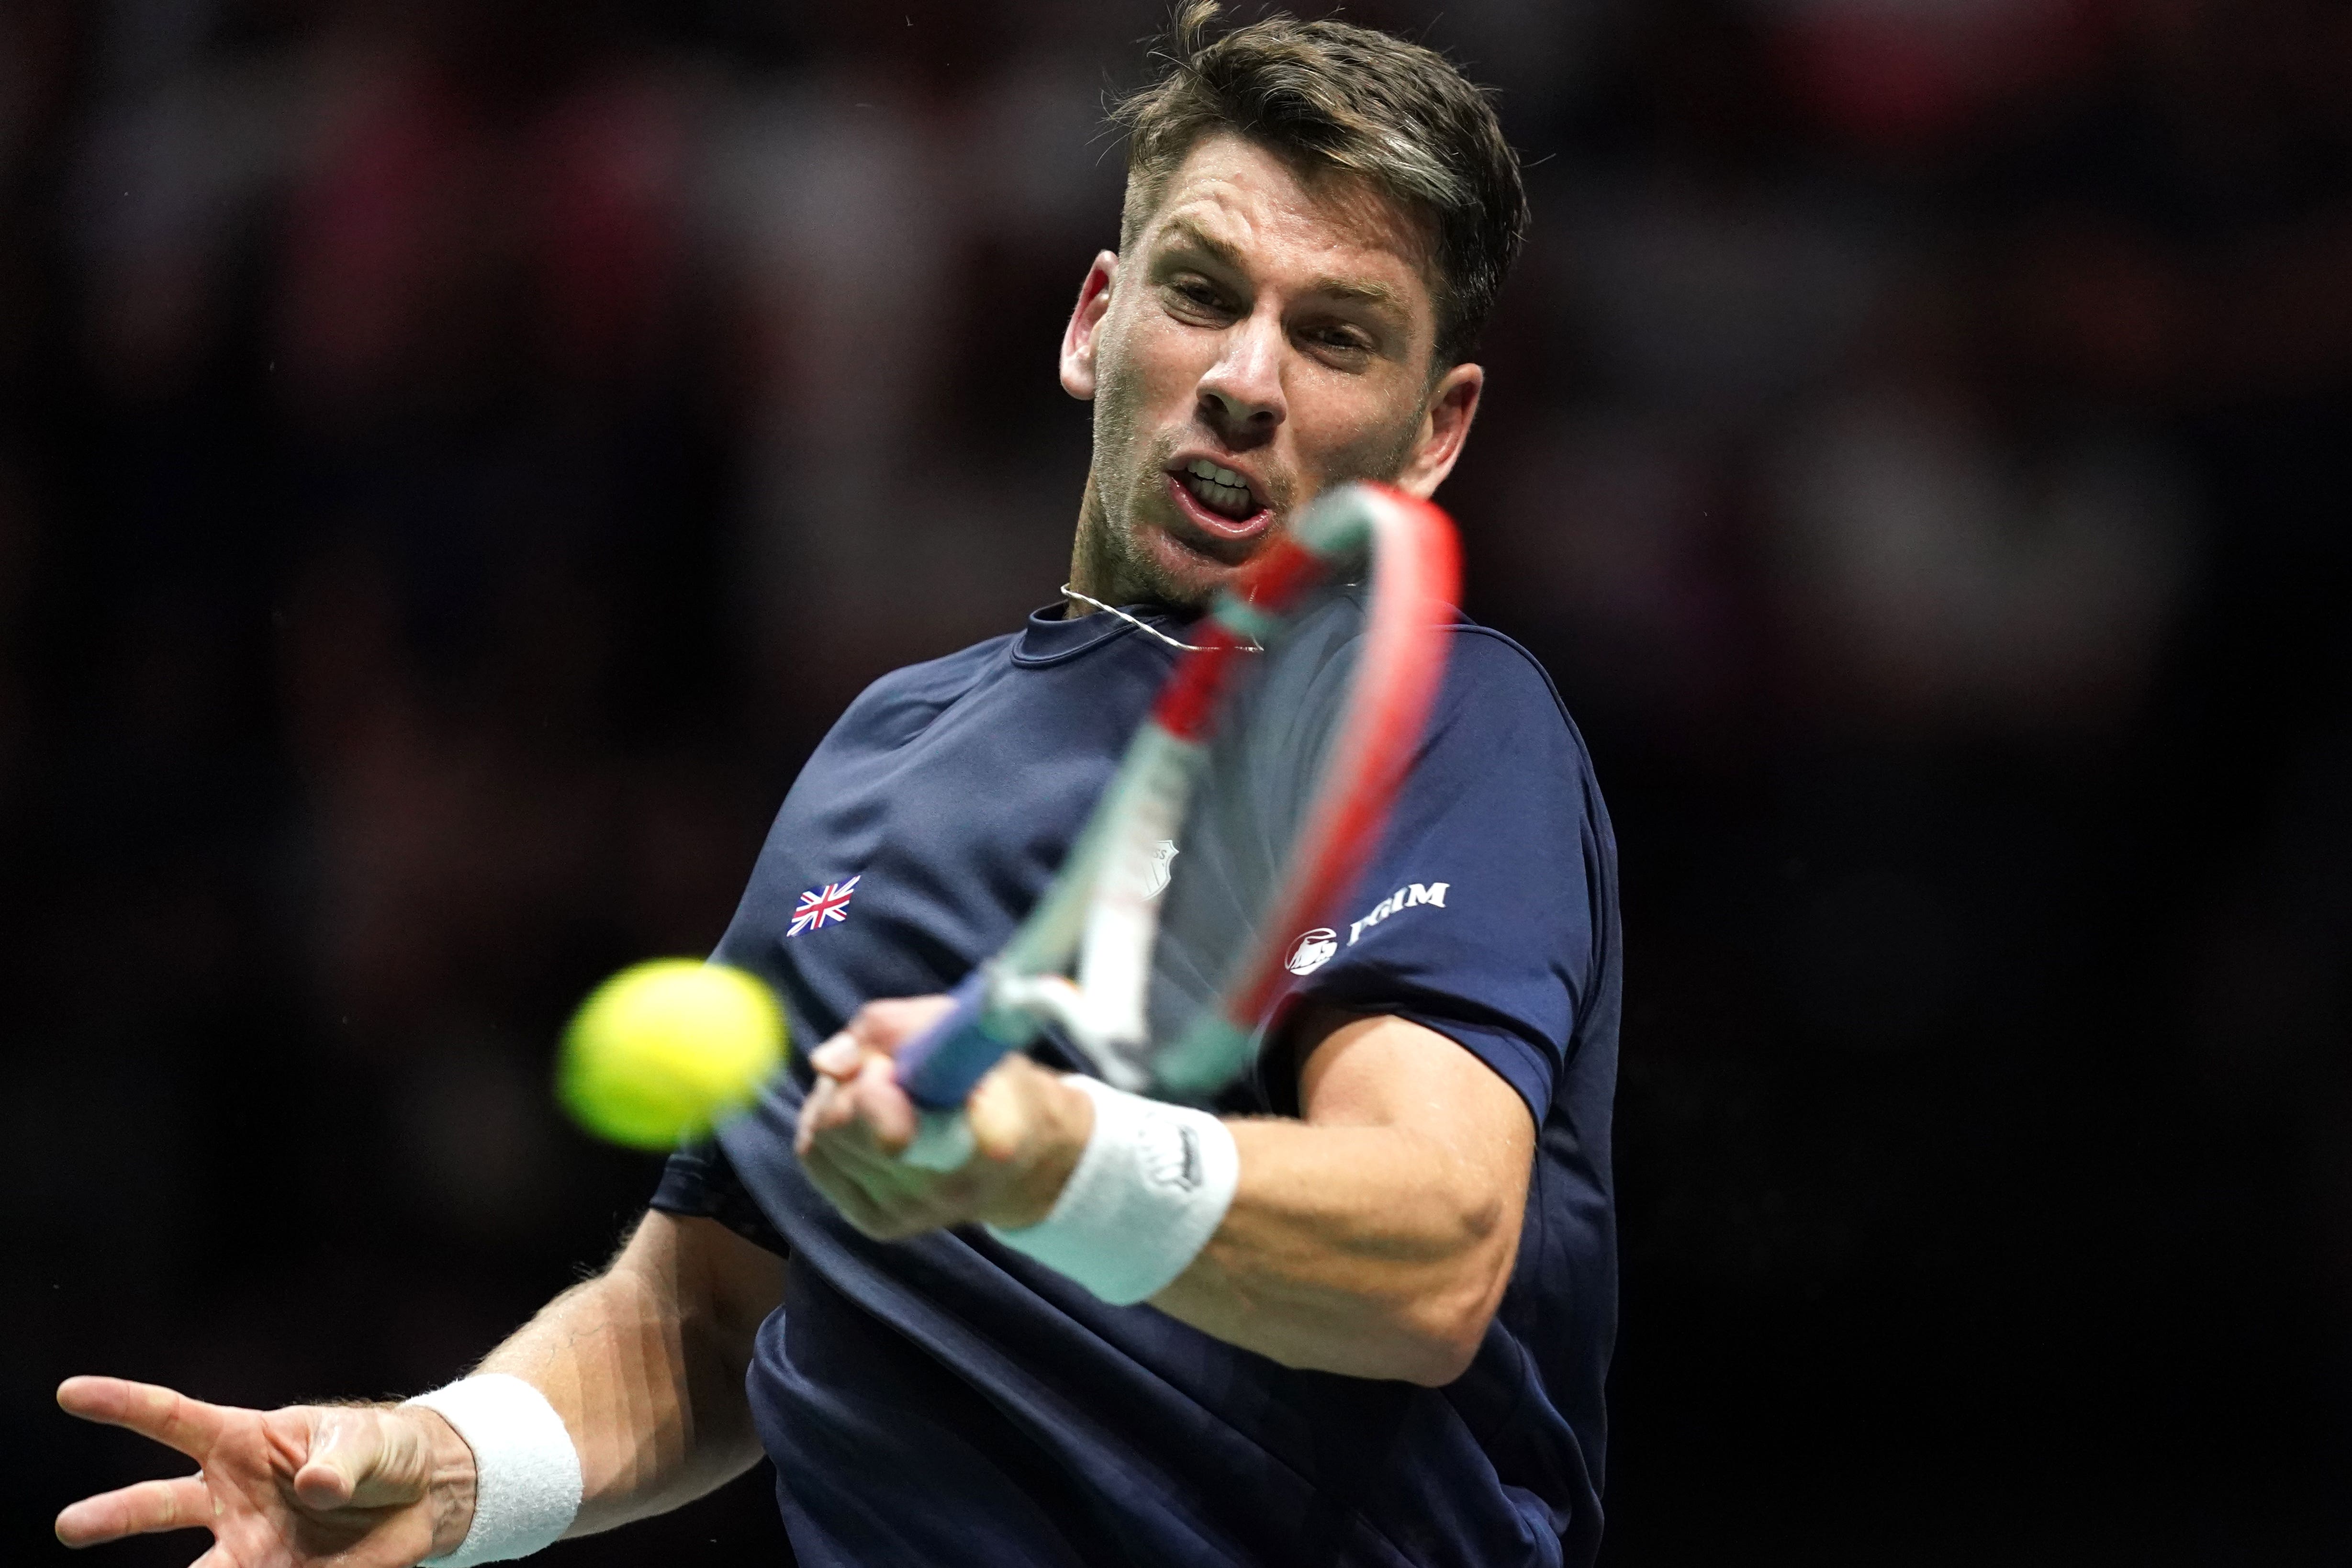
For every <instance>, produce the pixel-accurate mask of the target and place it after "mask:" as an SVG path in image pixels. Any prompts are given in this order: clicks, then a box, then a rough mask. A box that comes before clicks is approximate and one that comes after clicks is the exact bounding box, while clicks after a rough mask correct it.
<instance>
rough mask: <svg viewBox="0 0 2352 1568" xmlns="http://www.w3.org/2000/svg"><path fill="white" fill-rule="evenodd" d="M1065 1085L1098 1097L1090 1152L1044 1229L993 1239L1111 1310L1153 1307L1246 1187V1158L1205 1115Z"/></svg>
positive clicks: (999, 1233) (1101, 1088) (1000, 1233)
mask: <svg viewBox="0 0 2352 1568" xmlns="http://www.w3.org/2000/svg"><path fill="white" fill-rule="evenodd" d="M1062 1081H1064V1082H1065V1083H1071V1084H1076V1086H1077V1087H1078V1088H1080V1089H1084V1090H1086V1091H1087V1094H1088V1095H1090V1096H1092V1097H1093V1100H1094V1102H1095V1130H1094V1131H1093V1133H1092V1134H1090V1135H1089V1136H1088V1137H1087V1147H1086V1152H1084V1153H1082V1154H1080V1155H1079V1156H1078V1163H1077V1166H1076V1169H1075V1170H1073V1171H1071V1173H1070V1179H1069V1181H1068V1183H1067V1184H1065V1185H1064V1186H1063V1188H1062V1195H1061V1196H1060V1197H1058V1198H1056V1199H1055V1201H1054V1206H1053V1209H1052V1210H1051V1211H1050V1212H1049V1213H1047V1215H1045V1218H1044V1219H1042V1220H1039V1221H1038V1222H1037V1223H1036V1224H1035V1225H1033V1226H1024V1228H1022V1229H1020V1230H999V1229H997V1227H996V1226H989V1227H988V1229H989V1234H991V1235H992V1236H993V1237H996V1239H997V1240H999V1241H1001V1242H1003V1244H1004V1245H1005V1246H1007V1247H1012V1248H1013V1249H1014V1250H1015V1251H1017V1252H1024V1253H1026V1254H1027V1255H1028V1256H1030V1257H1031V1258H1035V1259H1036V1260H1037V1261H1038V1262H1040V1263H1043V1264H1044V1265H1045V1266H1046V1267H1047V1268H1052V1269H1055V1270H1057V1271H1058V1272H1060V1273H1063V1274H1066V1275H1068V1276H1069V1277H1070V1278H1071V1279H1075V1280H1076V1281H1077V1282H1078V1283H1079V1284H1081V1285H1083V1286H1085V1287H1086V1288H1087V1289H1089V1290H1091V1291H1093V1292H1094V1293H1095V1294H1096V1295H1097V1296H1099V1297H1101V1298H1102V1299H1103V1300H1106V1301H1108V1302H1110V1303H1111V1304H1112V1305H1113V1306H1119V1307H1124V1306H1128V1305H1129V1304H1131V1303H1133V1302H1137V1301H1141V1300H1147V1299H1149V1298H1150V1297H1151V1296H1153V1295H1155V1294H1157V1293H1158V1292H1159V1291H1160V1289H1161V1288H1162V1287H1163V1286H1165V1285H1167V1284H1168V1282H1169V1281H1171V1280H1172V1279H1175V1278H1176V1276H1178V1275H1179V1274H1181V1273H1183V1272H1184V1270H1185V1268H1186V1267H1187V1266H1189V1265H1190V1264H1191V1263H1192V1259H1193V1258H1196V1257H1198V1256H1199V1255H1200V1251H1201V1248H1202V1247H1206V1246H1207V1245H1208V1244H1209V1237H1211V1236H1213V1235H1214V1234H1215V1233H1216V1229H1217V1226H1218V1225H1219V1224H1220V1223H1222V1222H1223V1219H1224V1217H1225V1210H1226V1209H1227V1208H1229V1207H1231V1206H1232V1205H1233V1201H1234V1187H1235V1186H1236V1185H1237V1184H1239V1183H1240V1180H1241V1171H1242V1162H1241V1153H1240V1152H1239V1151H1238V1150H1236V1149H1235V1148H1234V1135H1233V1132H1232V1131H1231V1130H1230V1129H1228V1128H1227V1127H1226V1126H1225V1124H1224V1123H1223V1122H1222V1121H1218V1120H1217V1119H1216V1118H1215V1117H1213V1116H1211V1115H1210V1114H1208V1113H1207V1112H1206V1111H1202V1110H1188V1109H1186V1108H1185V1107H1183V1106H1181V1105H1166V1104H1162V1103H1161V1102H1160V1101H1159V1100H1146V1099H1144V1098H1143V1097H1142V1096H1141V1095H1139V1094H1129V1093H1127V1092H1125V1091H1124V1090H1121V1089H1113V1088H1111V1087H1110V1085H1108V1084H1107V1083H1101V1082H1098V1081H1097V1080H1096V1079H1090V1078H1077V1077H1071V1078H1066V1079H1063V1080H1062Z"/></svg>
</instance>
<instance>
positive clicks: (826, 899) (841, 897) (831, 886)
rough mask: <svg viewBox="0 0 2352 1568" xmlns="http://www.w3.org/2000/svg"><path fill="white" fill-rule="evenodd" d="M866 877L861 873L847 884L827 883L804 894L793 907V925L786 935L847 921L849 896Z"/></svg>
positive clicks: (795, 934) (796, 934) (798, 933)
mask: <svg viewBox="0 0 2352 1568" xmlns="http://www.w3.org/2000/svg"><path fill="white" fill-rule="evenodd" d="M864 875H865V873H864V872H863V871H861V872H859V873H858V874H857V876H856V877H852V878H851V879H849V880H847V881H846V882H827V883H826V884H825V885H824V887H822V888H814V889H810V890H809V891H808V892H805V893H803V894H802V895H801V901H800V902H799V903H798V904H796V905H794V906H793V923H792V925H791V927H790V929H788V930H787V931H785V932H784V934H785V935H786V936H798V935H800V934H801V932H803V931H814V930H816V928H817V927H819V926H821V925H823V924H824V922H825V921H846V920H847V919H848V918H849V895H850V894H851V893H853V892H855V891H856V889H857V883H858V879H859V878H862V877H863V876H864Z"/></svg>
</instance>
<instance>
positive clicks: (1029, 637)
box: [1013, 604, 1200, 665]
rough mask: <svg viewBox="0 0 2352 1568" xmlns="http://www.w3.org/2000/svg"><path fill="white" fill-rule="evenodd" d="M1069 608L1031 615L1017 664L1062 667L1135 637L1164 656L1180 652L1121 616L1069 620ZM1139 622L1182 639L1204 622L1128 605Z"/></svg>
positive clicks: (1187, 614) (1192, 615) (1191, 614)
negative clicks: (1119, 639) (1066, 616)
mask: <svg viewBox="0 0 2352 1568" xmlns="http://www.w3.org/2000/svg"><path fill="white" fill-rule="evenodd" d="M1066 607H1067V606H1066V605H1062V604H1052V605H1046V606H1045V608H1044V609H1042V610H1036V611H1033V612H1032V613H1031V614H1030V616H1029V621H1028V624H1027V625H1026V626H1023V627H1022V628H1021V637H1020V640H1019V642H1018V643H1017V644H1015V645H1014V647H1013V663H1015V664H1029V665H1036V664H1059V663H1060V662H1061V661H1062V660H1064V659H1066V658H1076V657H1077V656H1078V655H1080V654H1082V653H1085V652H1086V651H1087V649H1089V648H1095V647H1101V646H1102V645H1103V644H1105V643H1107V642H1109V641H1110V640H1111V639H1112V638H1114V637H1135V638H1137V639H1138V640H1139V641H1141V642H1144V643H1148V644H1150V646H1151V647H1158V648H1160V649H1161V650H1162V651H1163V652H1166V653H1170V654H1173V653H1174V652H1175V651H1176V650H1175V649H1173V648H1171V647H1165V646H1164V645H1162V644H1160V643H1159V642H1156V641H1154V640H1153V639H1152V638H1150V637H1144V636H1143V635H1142V634H1141V633H1139V632H1138V631H1137V630H1136V629H1135V627H1134V626H1130V625H1129V624H1128V623H1127V622H1125V621H1122V620H1120V619H1119V618H1118V616H1113V615H1108V614H1106V613H1105V612H1103V611H1101V610H1097V611H1096V612H1095V613H1094V614H1092V615H1090V616H1079V617H1078V618H1077V619H1076V620H1074V621H1073V620H1066V619H1064V618H1063V612H1064V610H1065V609H1066ZM1120 607H1121V608H1122V609H1124V610H1126V611H1127V613H1128V614H1129V615H1130V616H1134V617H1135V618H1136V619H1137V620H1139V621H1144V622H1148V623H1149V624H1150V625H1151V626H1156V627H1158V628H1159V629H1160V630H1161V631H1163V632H1165V633H1167V634H1168V635H1169V636H1170V637H1180V638H1181V637H1183V636H1184V635H1185V633H1186V632H1188V631H1189V630H1190V629H1191V628H1192V624H1193V623H1194V622H1195V621H1197V620H1199V619H1200V615H1199V613H1198V612H1196V611H1177V610H1171V609H1169V608H1168V606H1167V605H1121V606H1120Z"/></svg>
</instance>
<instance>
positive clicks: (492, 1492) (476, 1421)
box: [407, 1372, 580, 1568]
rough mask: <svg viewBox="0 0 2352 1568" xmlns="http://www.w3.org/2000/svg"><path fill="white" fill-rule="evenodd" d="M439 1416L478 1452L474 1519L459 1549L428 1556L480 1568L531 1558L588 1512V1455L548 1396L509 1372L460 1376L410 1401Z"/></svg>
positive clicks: (454, 1566) (448, 1565)
mask: <svg viewBox="0 0 2352 1568" xmlns="http://www.w3.org/2000/svg"><path fill="white" fill-rule="evenodd" d="M407 1403H408V1404H410V1405H423V1406H424V1407H425V1409H427V1410H432V1411H437V1412H439V1413H440V1415H441V1418H442V1419H443V1420H445V1421H446V1422H448V1423H449V1425H450V1426H455V1427H456V1428H457V1436H460V1437H463V1438H464V1439H466V1447H468V1448H471V1449H473V1450H474V1522H473V1525H472V1527H471V1528H469V1529H468V1530H467V1531H466V1539H465V1540H464V1541H462V1542H458V1544H457V1550H456V1551H455V1552H450V1553H449V1554H448V1555H447V1556H446V1557H428V1558H426V1559H425V1561H426V1562H428V1563H439V1564H442V1565H443V1568H472V1564H474V1563H504V1562H506V1561H507V1560H508V1559H509V1558H513V1557H528V1556H530V1554H531V1553H532V1552H537V1551H539V1550H540V1549H541V1547H544V1546H551V1545H552V1544H554V1542H555V1541H556V1539H557V1538H558V1537H559V1536H561V1535H562V1533H563V1532H564V1531H567V1530H569V1529H571V1528H572V1520H573V1519H574V1518H575V1517H576V1516H577V1515H578V1514H579V1512H580V1453H579V1450H578V1449H576V1448H574V1447H572V1434H571V1433H569V1432H567V1431H565V1430H564V1429H563V1417H562V1416H561V1415H557V1414H556V1413H555V1406H553V1405H550V1404H549V1403H548V1402H547V1396H546V1395H545V1394H541V1393H540V1391H539V1390H538V1389H536V1388H533V1387H532V1386H531V1385H530V1384H528V1383H525V1382H524V1381H523V1380H522V1379H521V1378H519V1377H513V1376H509V1374H508V1373H503V1372H489V1373H482V1374H481V1375H480V1376H478V1377H467V1378H460V1379H459V1380H458V1381H457V1382H456V1383H453V1384H449V1385H448V1386H447V1387H446V1388H436V1389H435V1390H434V1391H433V1392H432V1393H430V1394H418V1395H417V1396H416V1397H415V1398H414V1399H411V1400H409V1401H407Z"/></svg>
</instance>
